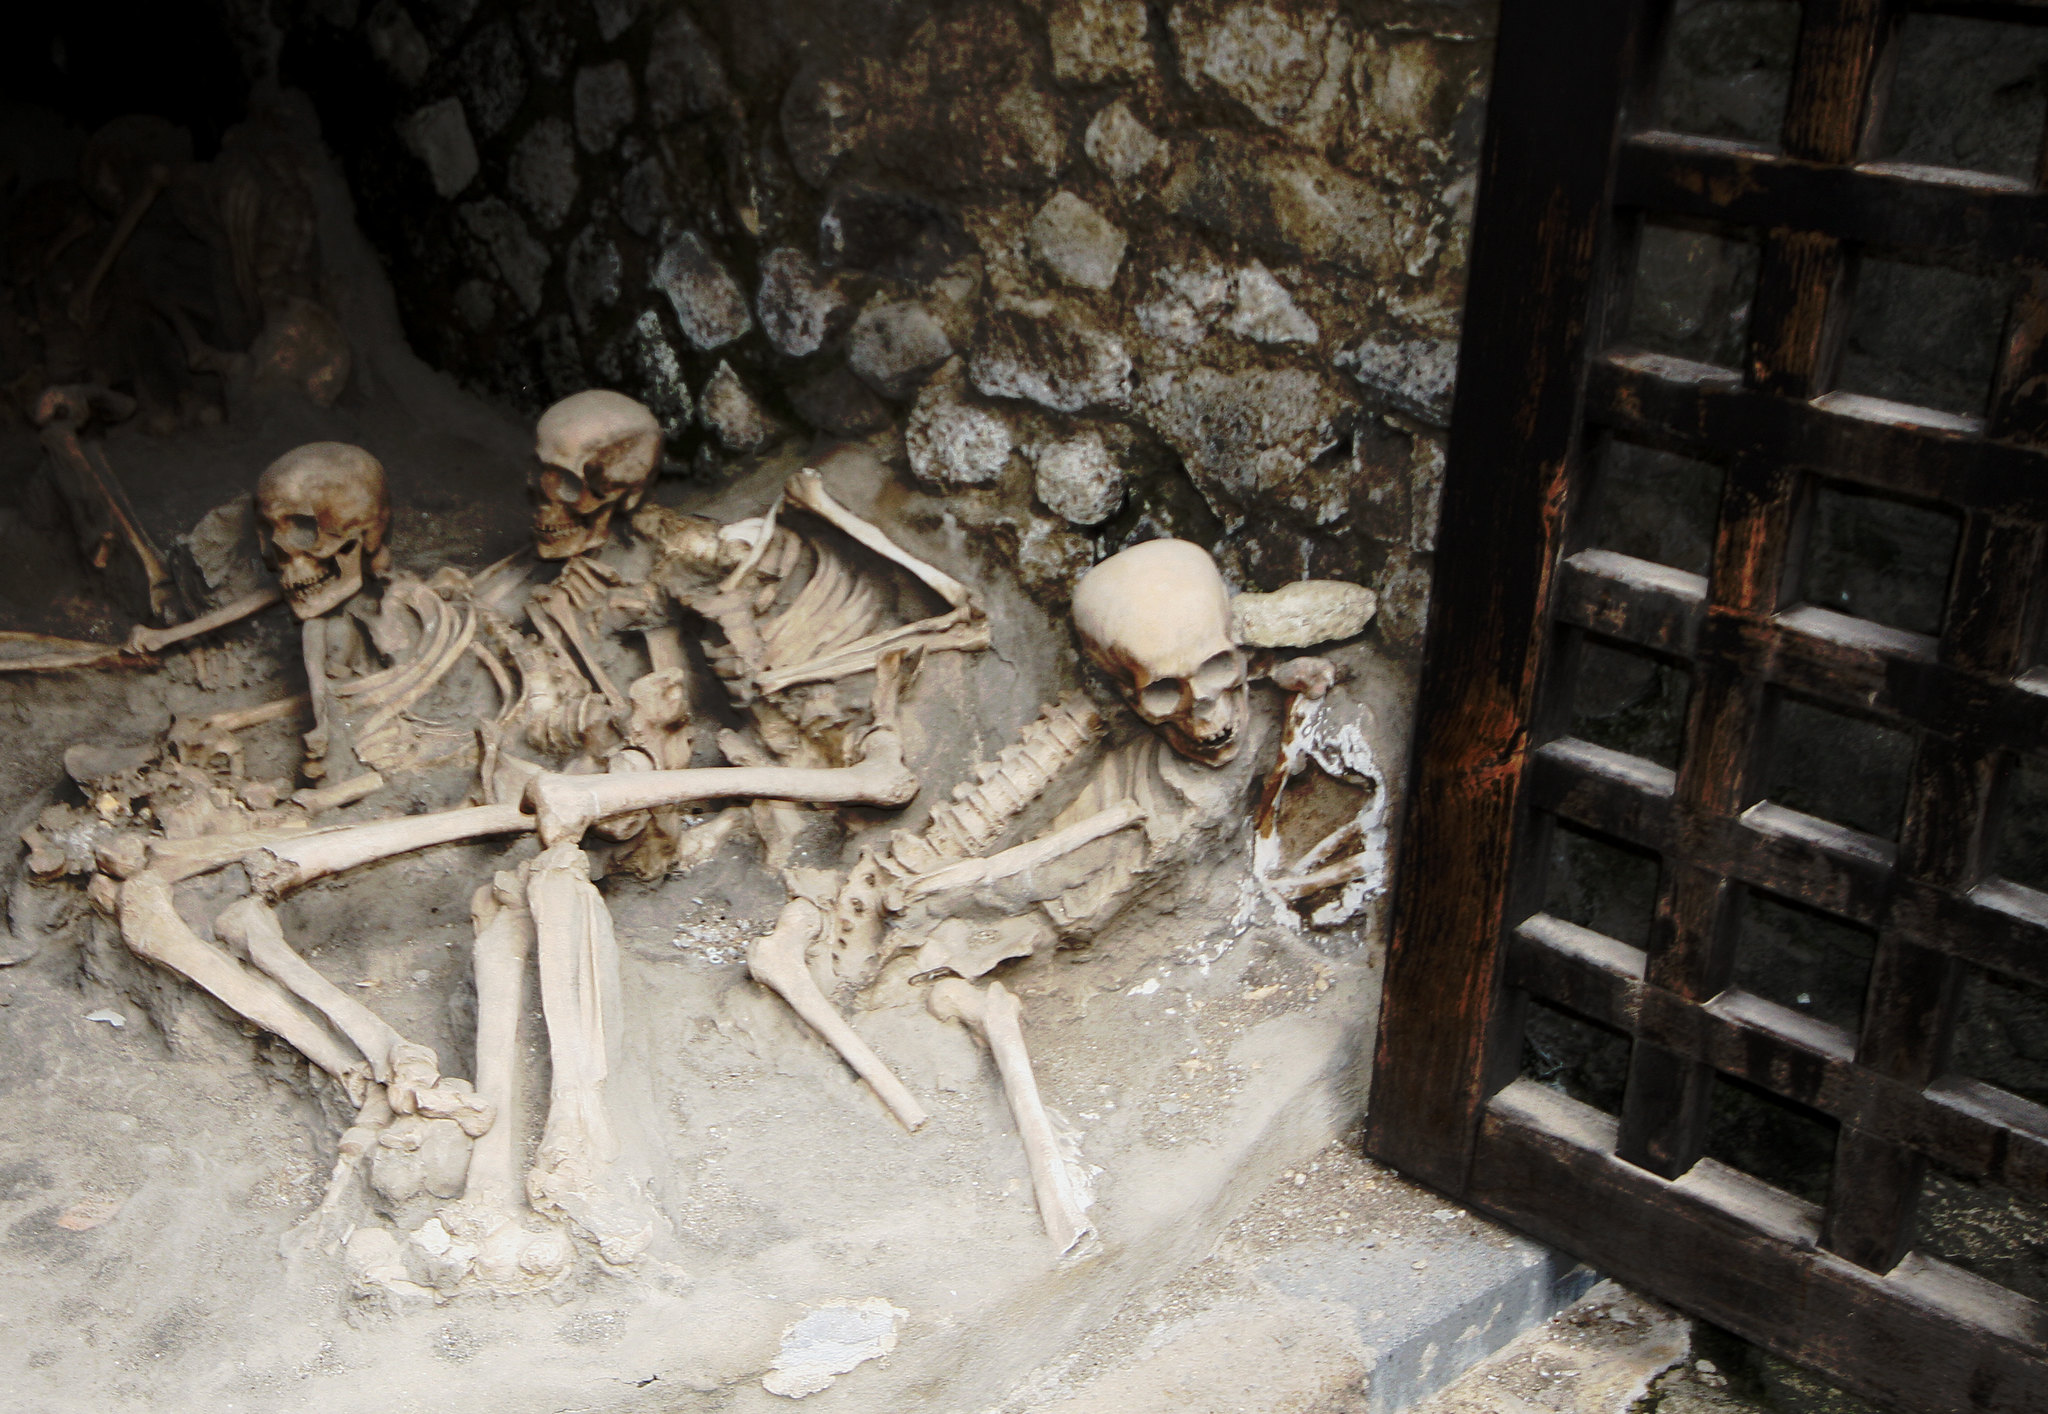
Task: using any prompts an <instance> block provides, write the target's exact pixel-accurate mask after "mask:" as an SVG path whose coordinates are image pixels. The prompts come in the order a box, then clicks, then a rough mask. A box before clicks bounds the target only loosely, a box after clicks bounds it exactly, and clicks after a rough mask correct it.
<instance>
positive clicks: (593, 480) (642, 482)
mask: <svg viewBox="0 0 2048 1414" xmlns="http://www.w3.org/2000/svg"><path fill="white" fill-rule="evenodd" d="M533 451H534V455H535V456H537V457H539V458H540V462H541V465H540V466H539V468H538V469H537V470H536V471H535V473H534V477H533V485H532V490H533V500H534V516H533V543H534V549H535V550H536V551H537V552H538V553H539V554H540V557H541V558H542V559H544V560H566V559H568V558H569V557H570V556H571V555H581V554H584V553H586V552H587V551H591V550H595V549H597V548H598V547H599V546H601V545H603V544H604V542H605V538H606V537H607V536H608V535H610V533H611V525H612V513H613V512H614V511H616V510H619V509H620V508H622V507H623V508H624V509H625V510H626V511H627V512H629V513H630V512H631V511H632V509H633V508H634V507H635V506H637V505H639V504H640V500H641V498H642V497H643V496H645V495H646V494H647V488H648V487H649V486H651V485H652V484H653V482H654V472H655V468H656V467H658V466H659V465H660V464H661V424H660V423H659V422H657V421H656V420H655V417H654V414H653V413H651V412H649V411H648V410H647V409H646V408H645V407H643V406H642V405H641V404H639V403H636V402H634V401H633V400H632V399H631V398H629V397H627V396H626V395H625V394H623V393H613V392H609V391H607V390H605V389H603V388H592V389H591V390H589V391H588V392H583V393H577V394H576V395H574V396H573V397H567V398H564V399H562V401H560V402H558V403H556V404H555V405H554V406H553V407H551V408H549V409H548V410H547V411H546V412H544V413H542V414H541V416H540V425H539V426H538V427H537V428H536V429H535V435H534V448H533Z"/></svg>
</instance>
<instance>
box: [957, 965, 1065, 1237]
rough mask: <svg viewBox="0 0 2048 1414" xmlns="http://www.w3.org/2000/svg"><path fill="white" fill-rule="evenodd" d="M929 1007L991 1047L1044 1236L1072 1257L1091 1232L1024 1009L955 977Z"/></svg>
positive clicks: (991, 987) (994, 987) (996, 986)
mask: <svg viewBox="0 0 2048 1414" xmlns="http://www.w3.org/2000/svg"><path fill="white" fill-rule="evenodd" d="M926 1005H927V1006H929V1007H930V1008H931V1011H932V1014H933V1015H935V1016H937V1017H938V1018H939V1019H940V1020H942V1021H964V1022H966V1023H967V1025H968V1026H970V1027H972V1028H973V1030H974V1031H975V1032H976V1034H978V1035H979V1036H980V1037H981V1039H982V1040H983V1041H985V1042H986V1043H987V1044H988V1048H989V1050H990V1052H992V1053H993V1054H994V1056H995V1059H996V1070H997V1071H998V1072H999V1073H1000V1074H1001V1075H1002V1078H1003V1094H1004V1095H1005V1096H1006V1097H1008V1099H1009V1101H1010V1113H1011V1114H1012V1115H1014V1116H1015V1117H1016V1120H1017V1133H1018V1135H1019V1136H1020V1137H1021V1138H1022V1139H1023V1141H1024V1158H1025V1161H1026V1162H1027V1163H1029V1164H1030V1166H1031V1186H1032V1189H1033V1190H1034V1191H1035V1192H1036V1193H1037V1195H1038V1215H1039V1217H1040V1218H1041V1219H1043V1221H1044V1223H1045V1231H1046V1235H1047V1236H1049V1237H1051V1238H1052V1240H1053V1241H1054V1242H1056V1243H1058V1244H1059V1249H1060V1252H1061V1253H1062V1254H1063V1255H1064V1254H1065V1253H1068V1252H1071V1251H1073V1250H1074V1248H1075V1247H1076V1246H1078V1245H1079V1244H1080V1242H1081V1240H1082V1239H1083V1238H1085V1237H1087V1236H1088V1234H1089V1233H1090V1232H1091V1231H1093V1228H1092V1227H1091V1225H1090V1224H1089V1222H1088V1219H1087V1217H1086V1216H1085V1215H1084V1214H1083V1212H1082V1210H1081V1203H1080V1200H1079V1198H1078V1197H1077V1196H1076V1195H1075V1193H1074V1181H1073V1176H1072V1175H1071V1174H1070V1173H1069V1172H1068V1170H1067V1161H1066V1159H1065V1158H1064V1157H1063V1156H1062V1155H1061V1154H1060V1149H1059V1141H1058V1140H1057V1139H1055V1138H1054V1137H1053V1132H1052V1121H1051V1120H1050V1119H1048V1118H1047V1117H1046V1113H1045V1104H1044V1102H1043V1101H1042V1100H1040V1099H1039V1097H1038V1080H1037V1078H1036V1077H1035V1076H1034V1075H1032V1073H1031V1057H1030V1055H1029V1054H1028V1053H1027V1052H1026V1051H1025V1049H1024V1027H1023V1016H1024V1007H1023V1004H1022V1003H1020V1002H1019V1001H1018V1000H1017V998H1016V997H1015V996H1014V995H1012V993H1011V992H1010V990H1009V988H1007V987H1005V986H1004V985H1003V984H1002V983H1000V982H991V983H989V984H988V988H987V990H986V991H984V990H982V989H980V988H978V987H975V986H974V985H973V984H972V983H969V982H963V981H961V980H960V979H959V978H957V977H949V978H946V979H944V980H942V981H939V982H935V983H933V984H932V990H931V995H930V996H929V997H927V998H926Z"/></svg>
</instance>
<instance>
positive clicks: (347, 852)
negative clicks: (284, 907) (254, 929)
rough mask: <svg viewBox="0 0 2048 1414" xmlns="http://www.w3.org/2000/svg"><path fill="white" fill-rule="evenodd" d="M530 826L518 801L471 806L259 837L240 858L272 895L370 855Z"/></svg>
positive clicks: (368, 859)
mask: <svg viewBox="0 0 2048 1414" xmlns="http://www.w3.org/2000/svg"><path fill="white" fill-rule="evenodd" d="M532 828H533V817H532V816H531V815H528V814H526V813H525V812H524V811H522V810H521V809H520V808H519V807H518V806H516V805H472V806H466V807H464V808H463V809H460V810H442V811H438V812H436V813H434V814H432V815H401V816H399V817H398V818H397V819H394V820H373V821H371V822H369V823H368V824H363V825H340V826H335V827H332V828H329V829H326V830H317V831H313V832H310V833H307V834H303V835H298V836H296V837H292V838H288V839H263V840H258V841H257V842H255V843H254V844H253V845H244V846H243V848H242V849H241V851H240V854H243V855H248V856H250V857H249V858H247V859H245V860H244V863H245V864H246V865H247V867H248V869H249V876H250V878H251V880H253V881H254V882H255V883H256V886H257V888H258V889H259V890H260V891H261V892H262V893H263V894H264V895H265V896H266V897H269V898H273V899H276V898H282V897H283V896H284V895H286V894H288V893H291V892H292V891H293V890H294V889H301V888H304V887H305V886H306V885H307V884H310V883H313V882H314V881H316V880H319V879H324V878H326V877H328V876H329V875H330V874H339V873H342V872H344V871H346V870H349V869H354V868H356V867H357V866H358V865H362V864H368V863H370V862H371V861H373V860H378V859H389V858H390V857H391V856H393V855H398V854H409V853H411V852H412V851H413V850H416V849H426V848H427V847H429V846H430V845H437V844H453V843H455V842H456V841H458V840H474V839H482V838H484V837H485V836H487V835H511V834H521V833H523V832H525V831H527V830H530V829H532ZM233 857H236V856H233V855H231V856H230V858H233ZM215 867H218V866H215Z"/></svg>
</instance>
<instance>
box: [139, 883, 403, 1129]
mask: <svg viewBox="0 0 2048 1414" xmlns="http://www.w3.org/2000/svg"><path fill="white" fill-rule="evenodd" d="M119 912H120V921H121V937H122V940H123V941H125V942H126V943H127V944H128V946H129V948H130V949H131V950H133V951H134V952H135V953H136V954H137V955H138V956H141V957H146V958H148V959H149V960H150V961H151V962H157V963H161V964H163V965H164V966H165V967H168V968H170V969H171V970H172V971H173V972H176V973H178V974H179V975H180V976H183V977H186V978H189V979H190V980H192V981H194V982H196V983H198V984H199V985H200V986H201V987H203V988H205V989H206V990H207V991H209V992H211V993H212V994H213V995H214V996H215V997H217V998H219V999H220V1000H221V1001H222V1002H224V1003H226V1004H227V1006H228V1008H229V1010H231V1011H233V1012H234V1013H235V1014H236V1015H237V1016H240V1017H242V1018H244V1019H245V1020H248V1021H251V1022H254V1023H255V1024H256V1025H258V1026H260V1027H262V1028H263V1029H264V1030H265V1031H268V1032H270V1033H271V1034H272V1035H275V1036H281V1037H283V1038H284V1039H285V1040H286V1041H287V1042H289V1043H290V1044H291V1045H293V1046H294V1047H296V1048H297V1049H298V1052H299V1054H300V1055H303V1056H304V1057H305V1058H306V1059H307V1060H309V1061H311V1062H312V1063H313V1064H315V1065H317V1066H319V1067H320V1068H321V1069H322V1070H324V1071H326V1072H327V1073H328V1074H329V1075H332V1076H333V1077H334V1078H335V1079H337V1080H339V1081H341V1082H342V1084H343V1085H344V1086H346V1087H347V1088H348V1090H349V1092H350V1094H351V1095H353V1096H357V1097H360V1096H361V1095H362V1094H363V1085H364V1083H365V1082H366V1081H367V1080H368V1079H369V1074H368V1067H367V1066H366V1065H365V1064H364V1063H363V1059H362V1057H360V1056H358V1055H357V1054H356V1053H355V1051H354V1049H353V1048H352V1047H350V1046H349V1045H348V1044H347V1043H346V1042H344V1041H342V1040H341V1039H339V1038H338V1037H336V1036H335V1035H334V1033H333V1032H331V1031H329V1030H328V1029H327V1027H326V1026H325V1025H324V1024H322V1023H321V1022H320V1021H318V1020H316V1019H315V1018H313V1017H312V1016H310V1015H308V1014H307V1013H306V1011H305V1010H304V1009H303V1008H302V1007H301V1006H300V1005H299V1003H298V1002H297V1001H296V1000H295V999H294V998H293V997H292V996H291V994H290V993H289V992H287V991H285V990H284V989H283V988H282V987H280V986H278V984H277V983H275V982H273V981H272V980H271V979H270V978H268V977H265V976H264V975H262V974H261V973H258V972H251V971H250V970H249V969H248V968H246V967H244V966H242V964H241V963H239V962H237V961H235V959H234V958H232V957H230V956H229V955H228V954H227V953H225V952H223V951H222V950H221V949H220V948H218V947H216V946H214V945H213V944H211V943H208V942H206V941H205V940H204V939H202V938H201V937H200V936H199V935H198V934H197V933H194V932H193V931H192V930H191V929H190V928H188V927H186V926H185V920H184V919H182V918H180V917H179V916H178V910H177V907H176V905H175V904H174V903H173V902H172V901H171V881H170V880H169V879H168V878H166V877H165V876H164V875H162V874H159V873H157V872H156V871H154V870H145V871H143V872H142V873H140V874H137V875H136V876H135V877H134V878H132V879H129V880H127V881H126V882H125V883H123V884H122V885H121V893H120V903H119Z"/></svg>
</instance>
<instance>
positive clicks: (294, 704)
mask: <svg viewBox="0 0 2048 1414" xmlns="http://www.w3.org/2000/svg"><path fill="white" fill-rule="evenodd" d="M311 700H312V699H311V698H310V697H309V696H308V695H307V694H306V693H303V692H300V693H294V694H293V695H292V696H290V697H277V698H272V699H271V700H270V701H268V702H260V703H258V704H257V705H256V706H254V707H242V708H238V709H236V710H234V711H229V712H216V713H214V714H213V715H212V716H211V717H208V718H207V719H206V725H207V726H208V727H209V728H211V729H213V730H215V731H223V732H239V731H246V730H248V729H249V728H250V727H255V726H261V725H262V724H263V723H265V722H274V721H276V720H278V719H279V718H280V717H290V716H293V715H294V714H296V713H299V712H302V711H304V710H305V709H306V707H307V705H308V704H309V703H310V702H311Z"/></svg>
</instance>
